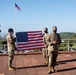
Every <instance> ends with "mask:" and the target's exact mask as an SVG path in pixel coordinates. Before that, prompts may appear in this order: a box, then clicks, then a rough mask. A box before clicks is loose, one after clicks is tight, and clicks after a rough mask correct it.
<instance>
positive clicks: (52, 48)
mask: <svg viewBox="0 0 76 75" xmlns="http://www.w3.org/2000/svg"><path fill="white" fill-rule="evenodd" d="M53 41H55V42H57V44H53V43H52V42H53ZM60 43H61V38H60V35H59V34H57V33H55V34H50V36H49V46H48V57H49V64H48V67H49V68H50V69H51V68H53V69H52V70H54V66H55V65H56V59H57V56H58V45H59V44H60Z"/></svg>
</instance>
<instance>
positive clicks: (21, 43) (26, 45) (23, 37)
mask: <svg viewBox="0 0 76 75" xmlns="http://www.w3.org/2000/svg"><path fill="white" fill-rule="evenodd" d="M16 37H17V42H16V43H17V48H18V50H33V49H39V48H44V43H43V37H42V31H29V32H17V33H16Z"/></svg>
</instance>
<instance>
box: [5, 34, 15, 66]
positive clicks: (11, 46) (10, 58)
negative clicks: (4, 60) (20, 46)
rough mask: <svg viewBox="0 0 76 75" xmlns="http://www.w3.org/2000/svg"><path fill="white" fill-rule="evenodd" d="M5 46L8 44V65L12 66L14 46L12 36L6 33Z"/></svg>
mask: <svg viewBox="0 0 76 75" xmlns="http://www.w3.org/2000/svg"><path fill="white" fill-rule="evenodd" d="M6 39H7V46H8V66H10V67H12V61H13V59H14V50H15V49H16V47H15V42H14V38H13V36H11V35H10V34H8V35H7V37H6Z"/></svg>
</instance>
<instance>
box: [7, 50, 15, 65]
mask: <svg viewBox="0 0 76 75" xmlns="http://www.w3.org/2000/svg"><path fill="white" fill-rule="evenodd" d="M13 59H14V50H10V51H8V66H12V61H13Z"/></svg>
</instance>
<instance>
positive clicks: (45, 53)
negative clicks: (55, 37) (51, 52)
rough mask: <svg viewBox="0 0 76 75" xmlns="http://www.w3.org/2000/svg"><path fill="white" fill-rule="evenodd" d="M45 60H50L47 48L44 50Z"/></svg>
mask: <svg viewBox="0 0 76 75" xmlns="http://www.w3.org/2000/svg"><path fill="white" fill-rule="evenodd" d="M42 51H43V58H44V59H45V60H46V61H48V58H47V55H48V50H47V48H43V50H42Z"/></svg>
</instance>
